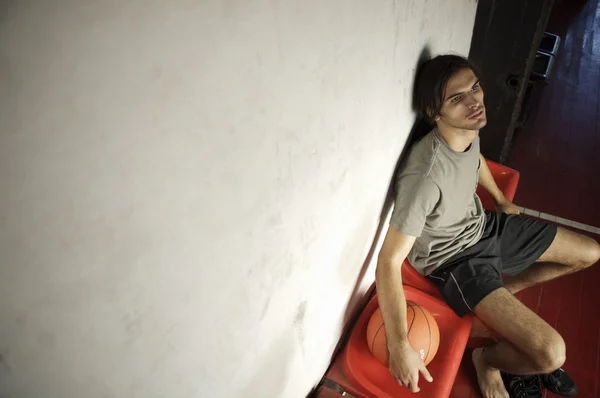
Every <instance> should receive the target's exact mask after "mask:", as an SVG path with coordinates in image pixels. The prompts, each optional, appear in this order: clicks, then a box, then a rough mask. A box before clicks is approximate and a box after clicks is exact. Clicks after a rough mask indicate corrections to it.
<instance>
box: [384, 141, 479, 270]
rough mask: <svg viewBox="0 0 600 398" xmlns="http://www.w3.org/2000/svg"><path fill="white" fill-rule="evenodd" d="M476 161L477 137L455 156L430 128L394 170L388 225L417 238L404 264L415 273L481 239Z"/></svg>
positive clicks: (436, 264)
mask: <svg viewBox="0 0 600 398" xmlns="http://www.w3.org/2000/svg"><path fill="white" fill-rule="evenodd" d="M479 162H480V157H479V136H477V137H476V138H475V140H474V141H473V143H472V144H471V146H470V147H469V148H468V149H467V150H466V151H465V152H456V151H454V150H453V149H452V148H450V147H449V146H448V144H447V143H446V141H445V140H444V139H443V138H442V137H441V136H440V135H439V133H438V131H437V129H434V130H432V131H431V132H430V133H429V134H427V135H426V136H425V137H423V138H422V139H421V141H419V142H417V143H416V144H414V145H413V147H412V148H411V150H410V152H409V154H408V157H407V159H406V160H405V161H404V163H403V164H402V166H401V168H400V170H399V171H398V174H397V176H396V202H395V205H394V211H393V213H392V218H391V221H390V224H391V226H392V227H394V228H395V229H396V230H398V231H400V232H403V233H405V234H407V235H411V236H416V237H417V240H416V242H415V245H414V246H413V248H412V250H411V251H410V253H409V255H408V261H409V262H410V263H411V265H412V266H413V267H414V268H415V269H416V270H417V271H418V272H419V273H421V274H423V275H429V274H430V273H431V272H432V271H433V270H434V269H436V268H437V267H439V266H440V265H442V264H443V263H444V262H445V261H446V260H448V259H450V258H451V257H452V256H454V255H455V254H457V253H459V252H461V251H463V250H465V249H466V248H468V247H470V246H473V245H474V244H475V243H477V242H478V241H479V239H481V235H482V234H483V228H484V222H485V211H484V209H483V206H482V204H481V200H480V199H479V197H478V196H477V194H476V193H475V190H476V189H477V184H478V180H479Z"/></svg>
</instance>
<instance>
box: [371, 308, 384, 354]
mask: <svg viewBox="0 0 600 398" xmlns="http://www.w3.org/2000/svg"><path fill="white" fill-rule="evenodd" d="M383 325H384V323H383V314H382V315H381V325H379V327H378V328H377V331H376V332H375V336H373V341H372V342H371V352H375V341H377V335H378V334H379V332H380V331H381V328H382V327H383Z"/></svg>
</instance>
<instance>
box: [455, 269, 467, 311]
mask: <svg viewBox="0 0 600 398" xmlns="http://www.w3.org/2000/svg"><path fill="white" fill-rule="evenodd" d="M450 276H451V277H452V279H453V280H454V283H456V287H457V288H458V292H459V293H460V296H461V297H462V299H463V301H464V303H465V305H466V306H467V308H468V309H469V311H473V309H472V308H471V306H470V305H469V303H467V300H466V299H465V295H464V294H463V292H462V290H460V286H459V285H458V282H457V281H456V278H455V277H454V274H453V273H452V272H450Z"/></svg>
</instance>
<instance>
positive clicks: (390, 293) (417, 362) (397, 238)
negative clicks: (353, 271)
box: [375, 227, 432, 392]
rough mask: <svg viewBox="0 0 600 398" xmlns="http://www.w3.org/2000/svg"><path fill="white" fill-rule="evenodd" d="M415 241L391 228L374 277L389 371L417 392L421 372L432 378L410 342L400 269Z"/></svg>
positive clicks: (413, 238)
mask: <svg viewBox="0 0 600 398" xmlns="http://www.w3.org/2000/svg"><path fill="white" fill-rule="evenodd" d="M415 240H416V238H415V237H414V236H410V235H407V234H404V233H402V232H399V231H397V230H396V229H394V228H393V227H390V228H389V229H388V232H387V235H386V237H385V240H384V242H383V246H382V248H381V251H380V252H379V256H378V259H377V270H376V273H375V280H376V284H377V295H378V301H379V308H380V309H381V314H382V316H383V322H384V324H385V331H386V338H387V341H388V349H389V351H390V371H391V372H392V375H393V376H394V377H396V379H397V380H398V382H400V383H401V384H403V385H405V386H406V387H408V388H410V389H411V390H412V391H413V392H418V391H419V387H418V380H419V372H420V373H422V374H423V376H424V378H425V379H426V380H427V381H431V380H432V379H431V376H430V375H429V372H428V371H427V369H426V368H425V365H424V364H423V362H422V361H421V358H420V357H419V355H418V354H417V353H416V352H415V351H414V350H413V349H412V347H411V346H410V343H409V342H408V337H407V334H408V331H407V320H406V298H405V296H404V289H403V287H402V274H401V271H400V270H401V267H402V263H403V262H404V260H405V259H406V257H407V256H408V253H409V252H410V250H411V248H412V247H413V245H414V243H415Z"/></svg>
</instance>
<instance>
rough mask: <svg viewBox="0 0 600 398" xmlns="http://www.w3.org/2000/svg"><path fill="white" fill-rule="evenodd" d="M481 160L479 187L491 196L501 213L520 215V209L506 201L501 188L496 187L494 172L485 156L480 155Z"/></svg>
mask: <svg viewBox="0 0 600 398" xmlns="http://www.w3.org/2000/svg"><path fill="white" fill-rule="evenodd" d="M479 158H480V159H481V162H480V163H481V164H480V165H479V185H481V186H482V187H483V189H485V190H486V191H487V192H488V193H489V194H490V196H491V197H492V199H493V200H494V203H495V204H496V208H497V209H498V210H499V211H501V212H503V213H508V214H520V211H519V209H517V207H516V206H515V205H514V204H512V203H511V202H510V201H509V200H508V199H506V197H505V196H504V194H503V193H502V191H501V190H500V188H498V185H496V181H494V176H492V172H491V171H490V168H489V167H488V165H487V162H486V160H485V158H484V157H483V155H482V154H479Z"/></svg>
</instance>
